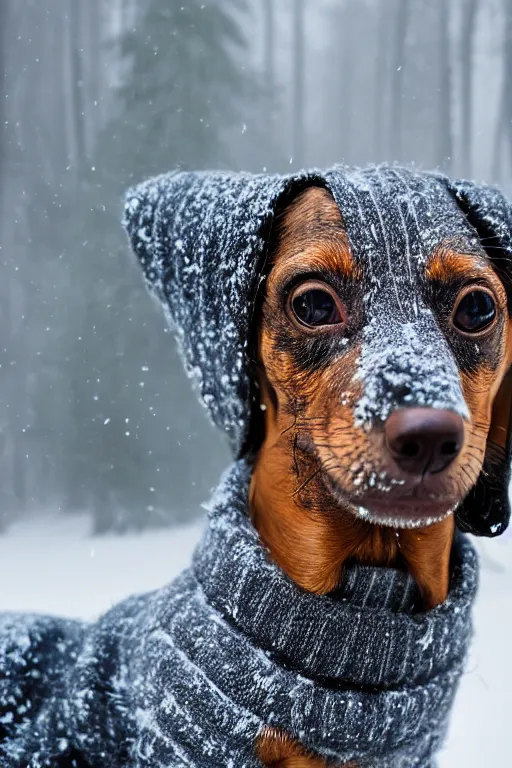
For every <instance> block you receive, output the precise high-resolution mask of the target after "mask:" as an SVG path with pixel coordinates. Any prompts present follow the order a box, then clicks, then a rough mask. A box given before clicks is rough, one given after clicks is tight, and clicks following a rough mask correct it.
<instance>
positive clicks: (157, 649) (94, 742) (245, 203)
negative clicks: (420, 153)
mask: <svg viewBox="0 0 512 768" xmlns="http://www.w3.org/2000/svg"><path fill="white" fill-rule="evenodd" d="M308 184H317V185H320V186H325V187H327V188H328V189H330V191H331V192H332V194H333V197H334V199H335V200H336V202H338V204H339V205H340V208H342V212H343V218H344V223H345V226H346V227H347V231H348V233H349V236H350V239H351V243H352V245H353V248H354V250H355V252H357V253H360V254H363V255H364V256H365V258H366V257H368V260H369V262H370V263H371V265H372V270H373V271H372V272H371V280H372V281H373V282H372V286H371V290H370V294H369V297H368V299H369V300H368V306H369V307H370V306H371V303H372V302H374V301H375V302H376V301H379V300H380V299H381V298H382V291H383V286H385V284H386V279H387V272H386V271H385V270H388V271H389V260H390V254H391V253H393V254H394V255H395V254H396V258H397V259H402V261H403V260H404V259H405V260H406V261H407V260H409V261H408V263H409V266H410V267H411V268H413V267H414V265H415V263H416V262H417V263H418V264H420V263H423V262H422V261H421V260H424V259H425V257H426V255H427V254H428V252H429V249H431V248H432V246H433V244H435V243H436V242H437V241H438V239H439V237H445V236H449V235H450V233H453V232H454V231H458V232H461V231H463V232H464V233H465V234H466V235H467V237H469V238H474V239H475V241H476V240H478V235H477V233H476V231H475V230H474V229H473V228H472V225H471V224H470V223H469V220H468V218H467V217H466V214H465V212H463V211H462V210H461V207H460V206H459V201H458V200H457V196H459V197H461V198H462V196H463V195H464V196H465V197H468V196H469V194H470V192H471V190H469V191H468V188H467V187H465V186H460V185H459V186H457V187H454V188H452V187H450V185H449V183H448V182H447V180H446V179H441V178H439V177H437V176H432V175H429V174H422V173H413V172H410V171H405V170H401V169H397V168H386V167H379V168H377V169H369V170H368V171H364V172H361V171H354V172H349V171H347V169H341V168H336V169H333V170H331V171H328V172H326V173H319V172H316V171H315V172H313V173H309V174H299V175H295V176H290V177H282V176H250V175H247V174H235V175H232V174H222V173H220V174H219V173H216V174H194V173H185V174H169V175H166V176H161V177H158V178H157V179H154V180H151V181H149V182H146V183H144V184H142V185H140V186H139V187H137V188H135V189H134V190H131V191H130V192H129V194H128V197H127V202H126V210H125V222H124V223H125V227H126V229H127V231H128V234H129V237H130V242H131V245H132V248H133V250H134V251H135V253H136V255H137V258H138V260H139V262H140V264H141V266H142V268H143V271H144V274H145V277H146V280H147V283H148V285H149V287H150V288H151V291H152V292H153V293H154V294H155V295H156V297H157V298H158V299H159V300H160V301H161V302H162V304H163V307H164V310H165V312H166V315H167V317H168V319H169V321H170V323H171V325H172V327H173V329H174V331H175V333H176V336H177V338H178V341H179V344H180V347H181V351H182V354H183V357H184V361H185V365H186V369H187V371H188V373H189V374H190V376H191V377H192V378H193V380H194V382H195V384H196V387H197V390H198V394H199V397H200V399H201V401H202V402H203V404H204V405H205V407H206V408H207V410H208V412H209V414H210V416H211V418H212V419H213V421H214V422H215V423H216V424H217V425H218V426H219V427H220V428H221V429H222V430H223V431H224V432H225V434H226V435H227V437H228V440H229V442H230V445H231V447H232V450H233V453H234V454H235V456H236V457H237V459H238V460H237V462H236V463H235V464H234V465H233V467H232V468H231V470H230V471H229V472H228V474H227V475H226V477H225V478H224V480H223V483H222V484H221V486H220V488H219V489H218V491H217V493H216V495H215V498H214V500H213V503H212V504H211V507H210V512H209V522H208V526H207V530H206V532H205V535H204V537H203V539H202V542H201V544H200V545H199V548H198V549H197V551H196V553H195V556H194V560H193V565H192V566H191V568H190V569H188V570H187V571H185V572H184V573H183V574H182V575H181V576H180V577H179V578H178V579H177V580H176V581H175V582H173V583H172V584H170V585H169V586H167V587H164V588H162V589H160V590H158V591H156V592H154V593H152V594H148V595H142V596H137V597H133V598H131V599H129V600H127V601H125V602H123V603H121V604H119V605H117V606H115V607H114V608H113V609H112V610H111V611H109V612H108V613H107V614H106V615H105V616H103V617H102V618H100V619H99V620H98V621H97V622H95V623H92V624H85V623H81V622H75V621H67V620H64V619H55V618H51V617H41V616H23V615H4V616H0V765H1V766H2V768H43V766H45V767H48V766H51V768H107V766H108V768H142V767H143V766H151V768H174V767H175V766H176V767H177V768H179V767H180V766H196V767H197V768H220V766H223V767H224V766H230V767H231V768H252V767H253V766H254V768H256V766H257V765H258V761H257V760H256V758H255V756H254V742H255V739H256V738H257V735H258V734H259V732H260V731H261V729H262V728H263V727H265V726H268V725H273V726H276V727H278V728H282V729H284V730H285V731H287V732H288V733H289V734H290V735H292V736H293V737H295V738H296V739H298V740H300V742H302V743H303V744H304V745H305V746H306V747H309V748H311V750H313V751H314V752H315V753H317V754H320V755H323V756H325V757H328V758H330V759H332V761H333V765H336V764H338V763H339V764H343V763H344V762H346V761H348V760H352V759H354V760H356V761H357V763H358V765H359V766H361V768H407V767H408V766H418V768H430V766H431V765H432V760H433V757H434V755H435V753H436V751H437V750H438V748H439V746H440V744H441V742H442V739H443V736H444V733H445V730H446V726H447V715H448V711H449V709H450V706H451V704H452V701H453V696H454V693H455V690H456V687H457V682H458V680H459V677H460V674H461V671H462V668H463V664H464V659H465V656H466V652H467V647H468V642H469V638H470V608H471V603H472V601H473V598H474V595H475V590H476V583H477V563H476V558H475V554H474V551H473V549H472V547H471V545H470V544H469V543H468V541H467V540H466V539H464V538H463V537H462V536H461V535H457V537H456V539H455V544H454V548H453V553H452V561H451V580H450V591H449V595H448V599H447V600H446V602H445V603H444V604H443V605H441V606H439V607H437V608H435V609H434V610H432V611H430V612H428V613H422V612H421V611H419V610H418V606H417V595H416V590H415V587H414V585H413V583H412V581H411V580H410V579H409V578H408V577H407V576H406V575H404V574H402V573H400V572H398V571H394V570H392V569H384V568H379V569H377V568H369V567H363V566H352V567H350V568H348V569H347V570H346V572H345V575H344V582H343V584H342V585H341V586H340V588H339V590H338V592H337V593H336V594H332V595H329V596H324V597H320V596H315V595H311V594H308V593H305V592H303V591H302V590H300V589H299V588H297V587H296V586H295V585H294V584H293V583H292V582H291V581H290V580H289V579H288V578H287V577H286V575H285V574H284V573H283V572H282V571H280V570H279V568H278V567H277V566H276V565H274V564H273V563H272V562H271V561H270V560H269V558H268V556H267V553H266V551H265V550H264V548H263V546H262V545H261V544H260V542H259V539H258V536H257V534H256V532H255V530H254V529H253V527H252V525H251V523H250V519H249V515H248V482H249V476H250V472H251V461H252V456H253V455H254V451H255V449H256V448H257V444H256V441H255V437H254V436H255V435H256V434H257V432H258V428H257V427H258V424H257V422H258V419H259V418H260V417H261V412H260V410H259V407H258V406H259V404H258V392H257V389H256V387H255V386H254V371H253V366H252V356H251V340H252V337H253V333H254V328H253V316H254V306H255V300H256V297H257V293H258V288H259V286H260V282H261V280H262V279H264V275H265V265H266V258H267V248H268V242H269V232H270V228H271V226H272V221H273V218H274V216H275V213H276V211H277V209H278V206H281V205H282V204H284V203H286V201H287V200H289V199H290V198H291V197H293V195H295V194H297V192H299V191H300V190H301V189H303V188H304V187H305V186H307V185H308ZM486 195H487V197H485V196H484V198H482V199H483V200H484V202H485V201H486V200H487V201H488V203H489V205H488V204H487V202H485V205H484V204H483V203H482V210H483V212H484V213H483V214H482V215H484V214H485V216H487V213H488V212H490V213H489V217H488V218H489V220H488V221H487V225H488V227H489V228H490V229H492V230H495V231H496V232H497V233H498V235H499V237H500V238H501V239H502V240H503V242H505V243H506V247H507V248H509V246H510V242H509V241H510V237H509V239H508V241H507V240H506V238H507V235H508V233H509V232H510V226H509V224H510V215H509V213H510V211H509V207H508V205H507V204H505V202H503V203H502V204H501V203H500V204H499V205H498V204H497V203H496V197H495V196H494V195H492V194H491V193H490V192H489V193H486ZM500 200H502V198H500ZM498 202H499V201H498ZM500 205H501V208H500ZM500 227H501V229H499V228H500ZM511 250H512V249H511ZM383 265H384V266H383ZM407 269H408V267H407V264H406V263H405V261H404V264H402V262H400V264H397V266H396V269H395V270H394V272H393V281H394V286H395V287H396V290H397V291H398V292H400V291H402V292H405V293H404V295H405V294H406V293H407V291H408V290H409V287H408V286H409V283H408V281H407V274H408V272H407ZM404 306H409V304H407V302H405V304H404ZM389 314H390V318H389V322H390V324H391V325H393V323H394V325H393V327H391V325H390V333H393V334H398V336H396V338H398V339H399V341H400V350H401V352H403V354H402V355H401V358H400V360H399V361H397V365H398V364H400V365H402V368H400V369H399V370H397V372H396V373H397V375H396V376H395V378H397V377H398V379H400V381H401V382H402V381H403V379H404V377H407V376H408V377H409V379H408V380H407V385H408V387H409V391H410V392H411V396H412V398H413V402H416V403H420V404H422V405H427V406H428V405H433V404H437V406H438V407H440V404H443V407H452V408H455V409H456V410H457V409H458V410H459V411H460V410H461V409H462V408H463V406H464V403H463V402H462V401H461V393H460V388H459V385H458V383H457V376H456V371H455V372H454V371H453V370H452V369H451V368H450V369H449V368H448V367H447V368H446V370H444V369H443V370H442V371H441V370H440V373H439V376H438V377H437V378H436V379H435V386H430V388H427V387H426V386H425V382H426V381H427V373H428V366H429V365H431V362H430V361H431V360H432V359H433V358H434V357H435V356H436V354H437V352H436V349H435V348H434V347H432V350H431V354H430V355H425V354H424V349H425V346H424V344H423V343H421V344H420V343H419V342H418V339H419V340H420V341H421V340H422V339H423V340H424V339H425V338H426V339H428V340H429V339H430V336H429V335H428V333H427V334H426V335H425V328H426V327H427V326H425V323H427V325H428V323H430V322H431V318H430V315H429V314H428V311H427V308H423V309H422V312H421V313H420V315H419V317H421V319H422V320H421V321H422V322H423V323H424V326H422V327H421V328H420V327H419V326H418V327H417V323H419V320H418V319H416V320H415V319H414V318H413V319H412V320H411V321H410V322H409V323H408V324H407V330H408V334H407V335H404V328H405V324H404V323H403V322H402V319H401V318H400V317H399V315H398V314H397V313H391V312H390V313H389ZM395 326H396V327H395ZM428 328H430V326H428ZM428 328H427V331H428ZM422 334H423V336H422ZM392 338H395V336H393V337H392ZM432 338H434V335H432ZM374 342H375V344H376V345H377V347H378V346H379V345H378V344H377V342H379V339H374V338H373V337H371V338H370V337H369V339H368V343H367V347H368V348H370V347H371V345H372V344H374ZM429 343H430V342H429ZM432 344H434V341H433V342H432ZM380 351H382V350H381V349H380V348H379V349H377V352H380ZM392 352H393V350H391V353H392ZM392 358H393V354H391V357H384V356H383V355H382V354H381V355H380V356H378V357H377V358H376V363H377V364H375V365H373V363H372V365H370V366H368V379H367V381H365V384H366V385H367V391H366V392H365V395H364V399H363V401H362V403H361V408H360V410H361V413H360V414H359V416H360V418H361V419H362V420H363V421H371V419H372V418H376V417H377V416H379V414H380V415H381V416H382V412H383V411H382V409H383V408H386V407H389V402H388V400H389V394H390V390H389V386H390V385H389V381H388V379H389V377H388V379H386V375H387V373H388V371H387V368H386V366H388V365H389V364H390V361H391V359H392ZM393 359H394V358H393ZM437 359H439V360H440V359H441V355H438V357H437ZM373 360H374V358H372V361H373ZM404 361H405V363H404ZM363 362H364V361H363ZM413 363H414V366H413ZM413 367H414V371H415V375H414V377H412V376H411V370H412V368H413ZM422 372H423V373H422ZM373 374H374V376H373V378H371V376H372V375H373ZM423 374H425V375H423ZM386 382H388V383H386ZM429 382H430V384H431V383H432V379H429ZM500 505H501V501H500V502H499V503H494V502H493V501H492V498H491V501H490V502H486V509H485V515H480V513H479V507H478V506H475V505H474V506H473V509H472V511H471V516H470V517H468V518H467V519H468V520H469V521H470V525H469V524H468V525H467V527H470V528H471V529H472V530H477V529H478V527H479V526H480V528H479V530H481V531H486V530H492V532H493V533H495V532H500V531H501V530H503V528H504V527H505V525H506V520H505V514H504V512H503V509H504V506H503V505H501V506H500ZM466 522H467V521H466Z"/></svg>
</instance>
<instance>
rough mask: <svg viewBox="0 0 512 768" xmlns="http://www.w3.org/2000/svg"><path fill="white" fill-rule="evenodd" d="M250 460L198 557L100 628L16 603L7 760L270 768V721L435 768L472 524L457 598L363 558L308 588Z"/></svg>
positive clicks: (4, 638)
mask: <svg viewBox="0 0 512 768" xmlns="http://www.w3.org/2000/svg"><path fill="white" fill-rule="evenodd" d="M249 475H250V470H249V468H248V466H247V464H246V463H245V462H244V461H241V462H238V463H237V464H235V465H234V466H233V467H232V469H231V470H229V472H228V473H227V475H226V477H225V478H224V481H223V483H222V484H221V486H220V488H219V489H218V491H217V493H216V495H215V498H214V500H213V503H212V505H211V508H210V512H209V525H208V528H207V530H206V533H205V535H204V537H203V539H202V541H201V543H200V545H199V547H198V549H197V551H196V553H195V556H194V560H193V564H192V567H191V568H190V569H188V570H187V571H185V572H184V573H183V574H182V575H181V576H180V577H179V578H178V579H177V580H176V581H175V582H173V583H172V584H170V585H169V586H168V587H164V588H163V589H160V590H158V591H156V592H153V593H151V594H148V595H143V596H140V597H134V598H131V599H129V600H127V601H125V602H123V603H121V604H120V605H118V606H116V607H115V608H113V609H112V610H111V611H110V612H109V613H107V614H106V615H105V616H103V617H102V618H101V619H100V620H99V621H98V622H96V623H95V624H91V625H86V624H82V623H79V622H71V621H65V620H59V619H49V618H46V617H24V616H19V615H7V616H3V617H1V618H0V669H1V670H2V676H1V679H0V758H1V759H0V763H1V765H2V766H3V768H26V767H27V766H28V767H29V768H42V767H43V766H51V768H72V767H73V766H76V767H77V768H85V767H88V768H89V767H90V768H128V766H129V767H130V768H142V767H143V766H147V767H148V768H149V767H151V768H157V767H160V766H165V767H166V768H174V766H176V767H178V766H195V767H200V768H219V767H220V766H223V767H224V766H226V768H257V766H258V765H259V762H258V760H257V759H256V757H255V754H254V743H255V740H256V738H257V735H258V733H259V732H260V731H261V730H262V728H263V727H264V726H266V725H275V726H277V727H280V728H284V729H285V730H286V731H287V732H288V733H290V734H291V735H292V736H294V737H295V738H297V739H299V740H300V741H301V742H302V743H303V744H304V745H306V746H307V747H310V748H311V749H313V750H314V751H315V752H317V753H318V754H321V755H324V756H326V757H329V758H332V759H334V760H336V761H338V760H339V761H340V762H341V763H343V762H345V761H347V760H350V759H357V761H358V764H359V765H360V766H361V768H370V766H371V767H372V768H402V767H403V768H408V767H409V766H418V767H419V768H429V767H430V766H431V765H432V757H433V755H434V754H435V752H436V751H437V749H438V747H439V745H440V743H441V741H442V739H443V736H444V733H445V729H446V723H447V713H448V711H449V709H450V706H451V704H452V701H453V696H454V693H455V690H456V686H457V682H458V679H459V676H460V674H461V670H462V667H463V663H464V658H465V655H466V651H467V645H468V641H469V636H470V608H471V603H472V600H473V597H474V594H475V589H476V574H477V568H476V558H475V553H474V551H473V549H472V547H471V546H470V545H469V543H468V542H467V540H465V539H463V537H462V536H460V537H458V538H457V541H456V545H455V547H454V551H453V556H452V565H451V587H450V594H449V596H448V599H447V600H446V602H445V603H444V604H443V605H441V606H439V607H438V608H435V609H434V610H432V611H430V612H427V613H421V612H418V611H417V608H416V599H417V594H416V589H415V586H414V584H413V582H412V581H411V580H410V578H409V577H408V576H406V575H405V574H403V573H400V572H398V571H394V570H392V569H378V568H372V567H365V566H357V565H355V566H352V567H351V568H349V569H348V570H347V572H346V574H345V579H344V583H343V585H342V586H341V587H340V589H339V591H338V592H337V593H336V594H333V595H331V596H326V597H319V596H315V595H311V594H308V593H306V592H303V591H302V590H300V589H299V588H298V587H296V586H295V585H294V584H293V583H292V582H291V581H290V580H289V579H288V578H287V577H286V576H285V575H284V573H283V572H282V571H281V570H280V569H279V568H278V567H277V566H276V565H274V564H273V563H271V562H270V560H269V559H268V557H267V554H266V552H265V550H264V549H263V547H262V545H261V544H260V543H259V539H258V536H257V534H256V532H255V530H254V528H253V527H252V526H251V524H250V522H249V518H248V515H247V493H248V482H249Z"/></svg>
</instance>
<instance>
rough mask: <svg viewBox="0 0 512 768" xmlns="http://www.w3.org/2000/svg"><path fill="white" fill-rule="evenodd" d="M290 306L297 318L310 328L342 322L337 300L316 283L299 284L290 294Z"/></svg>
mask: <svg viewBox="0 0 512 768" xmlns="http://www.w3.org/2000/svg"><path fill="white" fill-rule="evenodd" d="M290 306H291V309H292V312H293V314H294V315H295V317H296V318H297V320H298V321H299V322H300V323H302V325H307V326H309V327H311V328H317V327H318V326H321V325H336V324H338V323H342V322H343V317H342V314H341V311H340V305H339V301H337V300H336V298H335V297H334V296H333V295H332V293H330V292H329V291H327V290H325V289H324V288H322V287H320V286H318V285H311V286H310V287H308V288H305V287H304V286H301V287H300V288H299V289H297V290H296V291H295V293H294V294H292V297H291V301H290Z"/></svg>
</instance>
